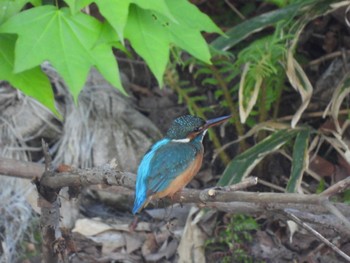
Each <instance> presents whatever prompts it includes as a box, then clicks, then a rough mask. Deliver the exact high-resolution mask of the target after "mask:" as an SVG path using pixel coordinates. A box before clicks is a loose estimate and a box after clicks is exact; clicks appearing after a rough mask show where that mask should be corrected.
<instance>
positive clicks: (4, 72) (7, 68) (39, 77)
mask: <svg viewBox="0 0 350 263" xmlns="http://www.w3.org/2000/svg"><path fill="white" fill-rule="evenodd" d="M15 41H16V37H15V36H13V35H8V34H0V79H1V80H6V81H8V82H9V83H10V84H11V85H12V86H14V87H16V88H17V89H19V90H21V91H22V92H23V93H24V94H26V95H28V96H30V97H33V98H34V99H36V100H38V101H39V102H40V103H42V104H43V105H44V106H46V107H47V108H49V109H50V110H51V111H52V112H53V113H54V114H55V115H56V116H57V117H58V118H61V116H60V114H59V113H58V112H57V110H56V108H55V100H54V95H53V92H52V87H51V84H50V82H49V80H48V78H47V76H46V75H45V74H44V73H43V72H42V71H41V69H40V67H35V68H33V69H30V70H26V71H23V72H21V73H17V74H15V73H13V64H14V46H15Z"/></svg>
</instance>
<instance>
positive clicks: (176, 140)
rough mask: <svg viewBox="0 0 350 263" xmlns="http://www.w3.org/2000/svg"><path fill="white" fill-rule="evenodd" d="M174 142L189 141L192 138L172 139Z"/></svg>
mask: <svg viewBox="0 0 350 263" xmlns="http://www.w3.org/2000/svg"><path fill="white" fill-rule="evenodd" d="M171 141H172V142H179V143H188V142H190V138H185V139H172V140H171Z"/></svg>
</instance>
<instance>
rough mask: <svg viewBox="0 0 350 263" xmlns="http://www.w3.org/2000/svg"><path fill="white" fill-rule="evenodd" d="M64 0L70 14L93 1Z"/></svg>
mask: <svg viewBox="0 0 350 263" xmlns="http://www.w3.org/2000/svg"><path fill="white" fill-rule="evenodd" d="M64 1H65V2H66V3H67V5H68V6H69V8H70V10H71V12H72V14H75V13H77V12H79V11H80V10H81V9H83V8H84V7H86V6H88V5H89V4H91V3H92V2H94V0H64Z"/></svg>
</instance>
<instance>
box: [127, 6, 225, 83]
mask: <svg viewBox="0 0 350 263" xmlns="http://www.w3.org/2000/svg"><path fill="white" fill-rule="evenodd" d="M167 3H168V5H169V8H170V9H171V10H172V12H173V15H174V17H175V19H176V21H178V22H177V23H176V22H174V21H172V20H171V19H169V18H168V17H166V16H164V15H162V14H160V13H157V12H153V11H149V10H145V9H141V8H139V7H138V6H136V5H131V6H130V11H129V17H128V20H127V24H126V27H125V37H126V38H128V39H129V40H130V43H131V45H132V47H133V48H134V49H135V50H136V52H137V53H138V54H140V55H141V56H142V57H143V59H144V60H145V61H146V62H147V64H148V65H149V67H150V69H151V71H152V72H153V74H154V75H155V76H156V78H157V80H158V82H159V84H160V86H161V85H162V82H163V80H162V79H163V73H164V71H165V67H166V65H167V62H168V60H169V49H170V44H174V45H176V46H178V47H180V48H182V49H183V50H185V51H187V52H189V53H190V54H191V55H193V56H194V57H196V58H197V59H199V60H202V61H203V62H205V63H210V57H211V55H210V52H209V48H208V45H207V43H206V42H205V40H204V38H203V36H202V35H201V33H200V31H203V30H204V31H214V30H215V32H219V29H218V28H217V27H215V25H214V24H213V23H212V24H210V23H209V22H208V19H209V18H207V16H205V15H204V14H202V13H201V12H199V11H198V9H190V10H191V11H192V14H191V16H192V18H188V17H187V16H184V15H183V14H182V13H181V10H183V9H186V8H190V5H189V3H187V1H182V0H181V1H180V0H179V1H178V2H177V1H174V0H171V1H168V2H167ZM195 19H198V20H199V21H200V22H202V24H201V25H199V24H198V23H193V24H192V25H190V24H191V23H192V22H193V21H194V20H195ZM206 27H208V28H206Z"/></svg>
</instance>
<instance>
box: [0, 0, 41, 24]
mask: <svg viewBox="0 0 350 263" xmlns="http://www.w3.org/2000/svg"><path fill="white" fill-rule="evenodd" d="M40 2H41V1H40V0H16V1H13V0H1V1H0V24H1V23H2V22H4V21H5V20H6V19H8V18H10V17H11V16H13V15H15V14H17V13H18V12H19V11H21V9H22V8H23V7H24V5H25V4H26V3H31V4H32V5H34V6H37V5H39V4H40Z"/></svg>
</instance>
